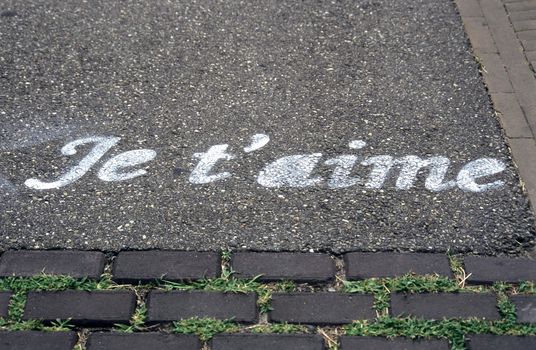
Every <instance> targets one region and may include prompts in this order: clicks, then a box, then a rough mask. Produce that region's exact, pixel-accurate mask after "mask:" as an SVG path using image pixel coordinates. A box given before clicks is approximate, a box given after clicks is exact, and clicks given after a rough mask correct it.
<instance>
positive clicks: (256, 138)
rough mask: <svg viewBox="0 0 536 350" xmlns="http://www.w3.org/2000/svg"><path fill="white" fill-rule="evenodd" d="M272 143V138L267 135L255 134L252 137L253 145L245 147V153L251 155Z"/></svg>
mask: <svg viewBox="0 0 536 350" xmlns="http://www.w3.org/2000/svg"><path fill="white" fill-rule="evenodd" d="M268 142H270V136H268V135H266V134H255V135H253V136H251V144H250V145H249V146H247V147H244V152H246V153H250V152H253V151H256V150H258V149H261V148H263V147H264V146H266V145H267V144H268Z"/></svg>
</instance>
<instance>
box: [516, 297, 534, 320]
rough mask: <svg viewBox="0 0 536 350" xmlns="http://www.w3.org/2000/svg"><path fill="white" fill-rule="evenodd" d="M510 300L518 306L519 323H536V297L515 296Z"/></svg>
mask: <svg viewBox="0 0 536 350" xmlns="http://www.w3.org/2000/svg"><path fill="white" fill-rule="evenodd" d="M510 300H511V301H512V302H513V303H514V305H515V306H516V314H517V322H521V323H536V296H534V295H514V296H512V297H510Z"/></svg>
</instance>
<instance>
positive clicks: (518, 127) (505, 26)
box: [455, 0, 536, 209]
mask: <svg viewBox="0 0 536 350" xmlns="http://www.w3.org/2000/svg"><path fill="white" fill-rule="evenodd" d="M455 2H456V4H457V6H458V10H459V12H460V15H461V17H462V20H463V23H464V26H465V30H466V32H467V35H468V37H469V39H470V42H471V45H472V48H473V51H474V55H475V57H476V58H477V60H478V61H479V62H480V63H481V64H482V75H483V77H484V80H485V82H486V85H487V87H488V91H489V93H490V96H491V99H492V101H493V104H494V107H495V110H496V111H497V113H498V116H499V118H500V121H501V124H502V126H503V128H504V131H505V134H506V136H507V139H508V143H509V145H510V148H511V150H512V155H513V157H514V160H515V163H516V165H517V166H518V168H519V172H520V175H521V178H522V180H523V182H524V185H525V188H526V190H527V192H528V195H529V197H530V199H531V202H532V206H533V209H534V207H535V204H534V203H536V167H535V164H536V141H535V136H536V76H535V72H536V0H456V1H455Z"/></svg>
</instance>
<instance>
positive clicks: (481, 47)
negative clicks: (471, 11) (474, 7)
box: [463, 17, 497, 53]
mask: <svg viewBox="0 0 536 350" xmlns="http://www.w3.org/2000/svg"><path fill="white" fill-rule="evenodd" d="M463 24H464V26H465V31H466V32H467V34H468V35H469V39H470V40H471V45H472V46H473V49H474V50H475V51H477V52H479V53H496V52H497V47H496V46H495V42H494V41H493V38H492V37H491V32H490V31H489V28H488V26H487V24H486V20H485V19H484V18H483V17H469V18H466V19H464V21H463Z"/></svg>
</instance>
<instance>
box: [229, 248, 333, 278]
mask: <svg viewBox="0 0 536 350" xmlns="http://www.w3.org/2000/svg"><path fill="white" fill-rule="evenodd" d="M231 264H232V269H233V271H235V276H236V277H240V278H253V277H256V276H259V275H260V276H261V277H259V280H261V281H278V280H293V281H297V282H327V281H330V280H332V279H334V278H335V262H334V261H333V259H331V257H330V256H329V255H328V254H315V253H254V252H247V253H246V252H243V253H235V254H233V257H232V260H231Z"/></svg>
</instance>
